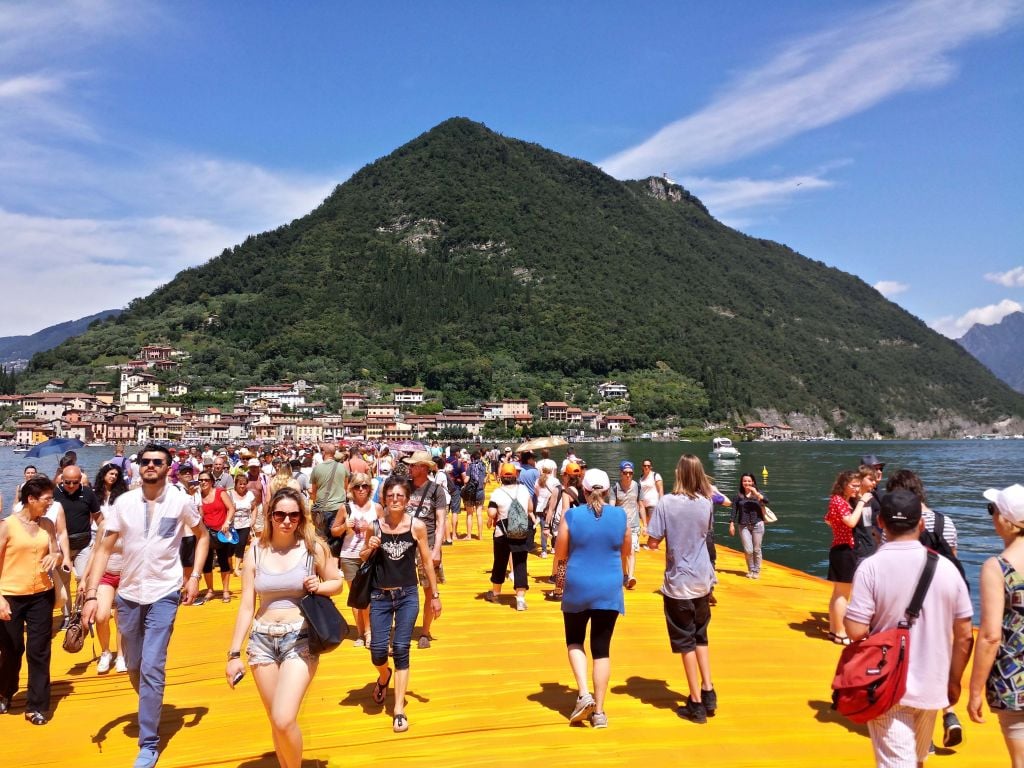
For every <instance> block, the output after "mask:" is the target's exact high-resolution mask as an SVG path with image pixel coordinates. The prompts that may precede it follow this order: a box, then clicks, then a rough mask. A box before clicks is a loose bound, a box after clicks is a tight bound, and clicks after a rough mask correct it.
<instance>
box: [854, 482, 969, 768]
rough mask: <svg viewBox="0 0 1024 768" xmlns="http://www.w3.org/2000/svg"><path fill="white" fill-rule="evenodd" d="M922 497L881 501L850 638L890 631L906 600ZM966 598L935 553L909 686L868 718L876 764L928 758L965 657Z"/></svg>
mask: <svg viewBox="0 0 1024 768" xmlns="http://www.w3.org/2000/svg"><path fill="white" fill-rule="evenodd" d="M921 512H922V509H921V499H920V498H918V497H917V496H915V495H914V494H913V493H912V492H910V491H907V490H903V489H898V490H895V491H892V492H890V493H887V494H886V495H885V496H883V497H882V500H881V512H880V515H879V517H880V522H881V524H882V529H883V530H884V531H885V533H886V543H885V544H883V545H882V546H881V547H879V548H878V551H877V552H876V553H875V554H873V555H871V557H869V558H867V559H866V560H864V561H863V562H862V563H861V564H860V565H859V566H858V567H857V571H856V573H855V574H854V577H853V593H852V596H851V598H850V604H849V607H847V609H846V617H845V619H844V622H843V623H844V625H845V627H846V634H847V635H848V636H849V637H850V639H851V640H854V641H856V640H860V639H861V638H863V637H867V635H869V634H871V633H873V632H880V631H882V630H886V629H892V628H893V627H895V626H897V624H898V623H899V622H900V621H902V620H903V619H904V617H905V615H906V610H907V607H908V606H909V605H910V601H911V598H912V597H913V593H914V590H915V589H916V588H917V582H918V578H919V576H920V574H921V572H922V570H923V569H924V563H925V558H926V555H927V550H926V549H925V548H924V546H923V545H922V544H921V542H920V540H919V538H918V537H919V536H920V534H921V530H922V514H921ZM972 615H973V608H972V607H971V598H970V596H969V595H968V593H967V585H966V584H964V580H963V579H962V578H960V574H959V572H957V570H956V567H955V566H954V565H953V564H952V563H951V562H950V561H949V560H947V559H946V558H944V557H940V558H939V559H938V563H937V564H936V568H935V574H934V576H933V577H932V581H931V584H930V586H929V587H928V591H927V593H926V594H925V598H924V603H923V604H922V608H921V615H920V617H919V618H918V619H917V621H915V622H914V624H913V625H912V626H911V627H910V663H909V666H908V672H907V688H906V692H905V693H904V694H903V697H902V698H901V699H900V700H899V703H898V704H897V705H896V706H895V707H893V708H892V709H890V710H889V711H887V712H885V713H883V714H881V715H879V716H878V717H876V718H875V719H873V720H870V721H868V734H869V735H870V736H871V746H872V747H873V748H874V751H875V762H876V765H878V766H883V767H885V768H888V767H889V766H905V765H914V764H915V763H916V764H917V765H918V766H921V765H923V764H924V760H925V758H926V757H928V748H929V746H930V745H931V740H932V733H933V731H934V730H935V716H936V714H937V713H938V712H939V710H941V709H945V708H946V707H947V706H949V705H951V704H956V702H957V700H958V699H959V698H960V679H961V677H962V676H963V672H964V668H965V667H966V666H967V660H968V659H969V658H970V656H971V647H972V645H973V642H974V637H973V635H972V631H971V616H972Z"/></svg>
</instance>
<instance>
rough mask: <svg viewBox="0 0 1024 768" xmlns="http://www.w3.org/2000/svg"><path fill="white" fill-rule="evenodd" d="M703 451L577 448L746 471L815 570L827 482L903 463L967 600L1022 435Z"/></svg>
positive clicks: (735, 473) (92, 456)
mask: <svg viewBox="0 0 1024 768" xmlns="http://www.w3.org/2000/svg"><path fill="white" fill-rule="evenodd" d="M710 449H711V445H710V443H654V442H628V443H627V442H623V443H584V444H581V445H580V446H578V450H577V453H578V455H579V456H581V457H582V458H584V459H586V460H587V463H588V464H589V466H592V467H600V468H602V469H605V470H606V471H608V473H609V475H611V476H612V478H613V479H614V478H615V477H617V476H618V464H619V462H620V461H622V460H623V459H631V460H633V461H634V462H635V463H636V464H637V468H638V470H639V463H640V460H641V459H644V458H650V459H652V460H653V462H654V467H655V469H656V470H657V471H658V472H659V473H660V474H661V475H662V476H663V478H664V480H665V488H666V490H670V489H671V487H672V483H673V477H674V468H675V464H676V461H677V460H678V459H679V456H680V454H682V453H693V454H696V455H697V456H699V457H700V458H701V459H702V460H703V462H704V467H705V469H706V470H707V471H708V473H709V474H711V475H713V476H714V477H715V480H716V482H717V484H718V487H719V488H720V489H722V491H723V492H725V493H727V494H728V495H729V496H730V497H731V496H732V495H734V494H735V492H736V488H737V484H738V482H739V477H740V475H741V474H742V473H744V472H752V473H754V475H755V476H756V477H757V478H758V484H759V486H760V487H761V490H762V492H764V494H765V495H766V496H767V497H768V499H769V501H770V502H771V507H772V510H773V511H774V512H775V513H776V514H777V515H778V516H779V521H778V522H777V523H775V524H772V525H770V526H768V531H767V533H766V535H765V540H764V545H763V546H764V556H765V559H766V560H770V561H773V562H777V563H782V564H783V565H788V566H790V567H792V568H797V569H799V570H802V571H806V572H807V573H811V574H814V575H816V576H822V577H824V576H825V574H826V571H827V570H828V547H829V544H830V542H831V532H830V530H829V528H828V526H827V525H826V524H825V523H824V522H823V521H822V518H823V517H824V514H825V507H826V504H827V503H828V496H829V490H830V489H831V487H832V482H833V480H834V479H835V476H836V474H837V473H838V472H839V471H841V470H843V469H856V467H857V465H858V463H859V461H860V456H861V455H862V454H866V453H873V454H876V455H877V456H878V457H879V458H880V459H881V460H882V461H884V462H885V463H886V472H887V474H888V472H891V471H893V470H896V469H899V468H903V467H905V468H908V469H912V470H914V471H915V472H917V473H918V474H919V475H920V476H921V478H922V480H923V481H924V484H925V489H926V492H927V494H928V502H929V506H931V507H932V508H933V509H937V510H939V511H940V512H944V513H946V514H948V515H949V516H950V517H951V518H952V520H953V521H954V523H955V524H956V528H957V532H958V533H959V538H960V545H959V546H960V548H959V554H960V558H961V559H962V560H963V563H964V566H965V567H966V569H967V574H968V577H969V578H970V581H971V585H972V587H971V588H972V593H973V594H974V595H975V601H976V593H977V591H978V590H977V583H978V570H979V568H980V567H981V564H982V562H983V561H984V560H985V558H987V557H990V556H991V555H993V554H995V553H996V552H998V551H999V550H1000V549H1001V547H1000V542H999V540H998V538H997V537H996V536H995V534H994V533H993V530H992V523H991V521H990V518H989V516H988V514H987V512H986V510H985V500H984V499H983V498H982V496H981V493H982V491H984V490H985V489H986V488H1003V487H1005V486H1007V485H1011V484H1012V483H1016V482H1022V481H1024V440H991V441H988V440H985V441H982V440H960V441H934V440H931V441H907V442H896V441H884V442H867V441H864V442H862V441H847V442H834V443H831V442H825V443H741V444H739V449H740V452H741V453H742V455H741V457H740V458H739V459H737V460H735V461H713V460H712V459H710V458H708V453H709V452H710ZM561 453H562V452H561V451H559V452H556V454H561ZM78 454H79V457H80V464H81V465H82V467H83V469H85V471H86V472H87V473H88V475H89V476H90V477H93V476H94V475H95V473H96V470H97V469H99V467H100V465H101V464H102V463H103V462H104V461H105V460H106V459H109V458H110V457H111V456H112V455H113V451H112V449H110V448H82V449H80V450H79V451H78ZM30 463H33V464H35V465H36V466H37V467H38V468H39V470H40V471H42V472H45V473H47V474H49V475H51V476H52V475H53V473H54V472H55V470H56V465H57V457H56V456H50V457H47V458H45V459H42V460H31V459H26V458H25V455H24V454H17V453H14V452H13V451H12V450H11V449H10V448H0V491H2V493H3V499H4V507H5V509H9V505H10V504H11V503H12V501H13V494H14V488H15V486H16V485H17V484H18V483H19V482H20V481H21V474H22V470H23V469H24V467H25V466H26V465H27V464H30ZM762 468H766V469H767V470H768V477H767V479H765V478H763V477H762V474H761V470H762ZM716 537H717V540H718V541H719V542H720V543H722V544H725V545H726V546H731V547H734V548H737V549H738V548H739V540H738V539H737V538H730V537H729V535H728V512H727V511H725V510H722V509H719V510H718V513H717V522H716ZM975 607H976V608H977V605H975Z"/></svg>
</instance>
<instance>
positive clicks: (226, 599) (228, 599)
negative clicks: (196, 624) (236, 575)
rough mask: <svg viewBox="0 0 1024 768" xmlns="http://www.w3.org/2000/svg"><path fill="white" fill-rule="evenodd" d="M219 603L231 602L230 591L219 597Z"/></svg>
mask: <svg viewBox="0 0 1024 768" xmlns="http://www.w3.org/2000/svg"><path fill="white" fill-rule="evenodd" d="M220 601H221V602H222V603H230V602H231V590H230V589H228V590H225V591H224V595H223V596H222V597H221V599H220Z"/></svg>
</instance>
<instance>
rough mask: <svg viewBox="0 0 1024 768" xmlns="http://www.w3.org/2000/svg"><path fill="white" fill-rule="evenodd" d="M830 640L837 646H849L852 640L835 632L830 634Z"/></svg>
mask: <svg viewBox="0 0 1024 768" xmlns="http://www.w3.org/2000/svg"><path fill="white" fill-rule="evenodd" d="M828 639H829V640H831V641H832V642H833V643H835V644H836V645H849V644H850V638H848V637H847V636H846V635H837V634H836V633H835V632H829V633H828Z"/></svg>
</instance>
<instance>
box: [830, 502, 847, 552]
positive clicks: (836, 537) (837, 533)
mask: <svg viewBox="0 0 1024 768" xmlns="http://www.w3.org/2000/svg"><path fill="white" fill-rule="evenodd" d="M852 511H853V509H852V508H851V507H850V502H848V501H847V500H846V499H844V498H843V497H842V496H833V497H832V498H831V499H829V500H828V512H826V513H825V522H826V523H828V524H829V525H830V526H832V546H833V547H838V546H839V545H840V544H846V545H847V546H850V547H852V546H853V528H851V527H850V526H848V525H847V524H846V523H844V522H843V518H844V517H846V516H847V515H848V514H850V513H851V512H852Z"/></svg>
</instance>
